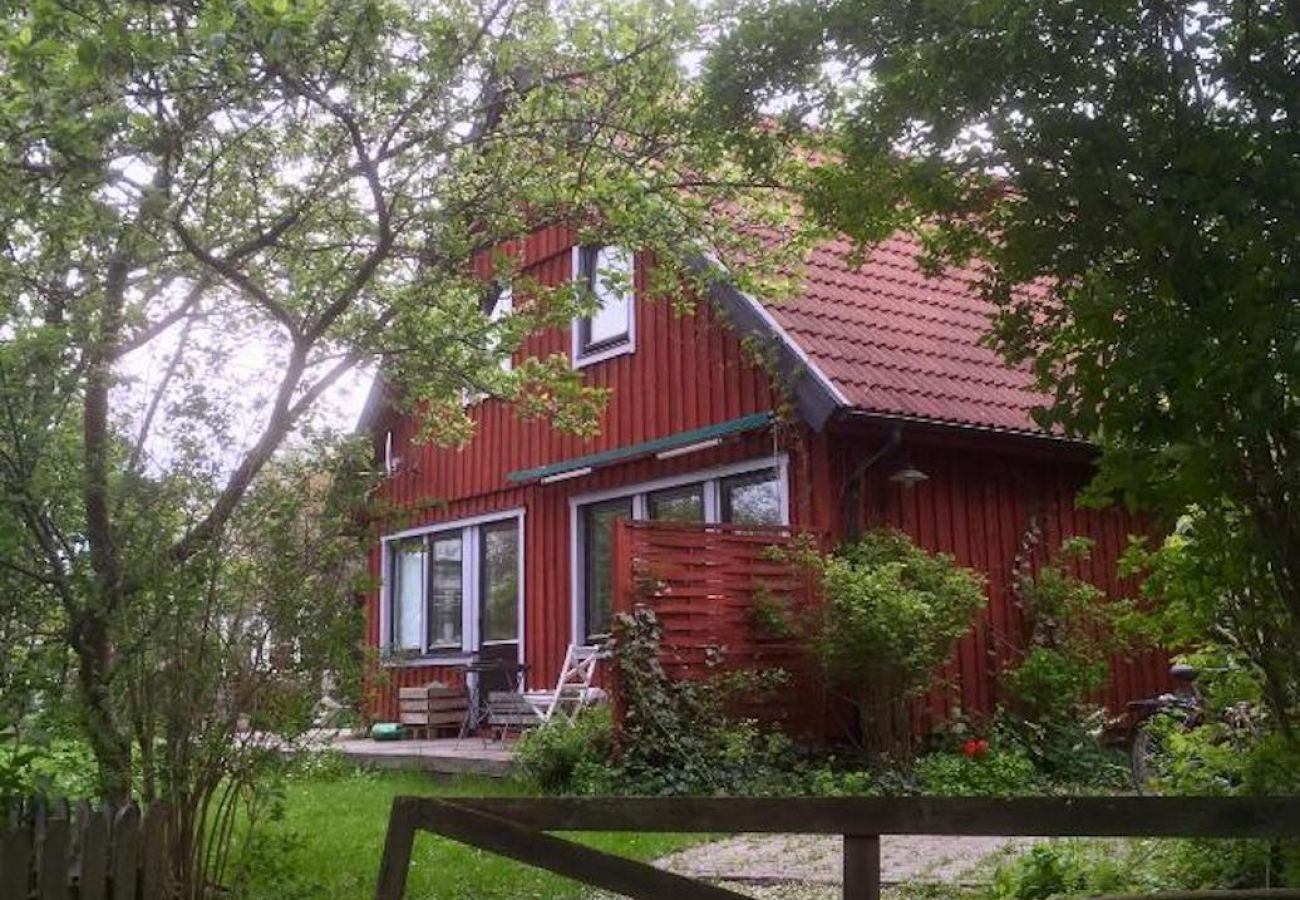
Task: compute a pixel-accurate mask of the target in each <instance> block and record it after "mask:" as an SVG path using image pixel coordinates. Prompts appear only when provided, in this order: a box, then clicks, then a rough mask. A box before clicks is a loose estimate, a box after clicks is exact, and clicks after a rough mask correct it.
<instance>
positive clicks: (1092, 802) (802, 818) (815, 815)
mask: <svg viewBox="0 0 1300 900" xmlns="http://www.w3.org/2000/svg"><path fill="white" fill-rule="evenodd" d="M417 831H429V832H432V833H433V834H437V835H441V836H442V837H447V838H451V839H452V840H455V841H459V842H461V843H463V844H468V845H470V846H472V847H477V848H480V849H482V850H487V851H488V852H490V853H495V854H498V855H500V856H505V857H508V858H510V859H514V860H517V861H519V862H523V863H527V864H529V865H533V866H537V867H539V868H543V869H548V870H550V871H552V872H555V873H557V874H559V875H563V876H566V877H569V878H573V879H576V880H577V881H580V882H582V883H583V884H587V885H591V886H593V887H599V888H603V889H605V890H608V891H614V892H615V893H618V894H622V895H624V896H627V897H632V898H634V900H659V898H663V897H672V898H674V900H741V898H743V895H741V894H737V893H735V892H734V891H729V890H727V889H725V888H722V887H718V886H716V885H711V884H706V883H704V882H700V881H695V880H693V879H690V878H686V877H684V876H682V875H676V874H674V873H672V872H666V871H663V870H662V869H657V868H655V867H654V866H652V865H649V864H648V863H641V862H635V861H633V860H629V859H625V858H623V857H620V856H614V855H612V854H609V853H605V852H602V851H600V850H594V849H592V848H591V847H586V846H584V845H582V844H577V843H574V842H573V841H569V840H565V839H563V838H559V837H556V836H555V835H553V834H548V833H547V832H551V831H566V832H567V831H573V832H582V831H634V832H691V833H697V834H701V833H714V834H734V833H741V832H766V833H782V834H837V835H842V836H843V841H844V863H843V896H844V898H845V900H878V898H879V897H880V836H881V835H882V834H932V835H1009V836H1030V837H1048V836H1066V837H1162V838H1172V837H1197V838H1270V837H1297V836H1300V797H1269V798H1262V797H1261V798H1245V797H1025V798H1017V799H1010V800H991V799H986V798H983V797H840V798H829V799H828V798H739V797H724V798H712V797H711V798H694V797H672V798H627V797H590V798H588V797H582V798H570V797H558V798H543V799H534V798H518V799H515V798H499V797H494V798H485V799H459V798H458V799H454V800H451V799H441V798H432V797H398V798H396V799H395V800H394V801H393V807H392V813H391V815H390V817H389V820H388V836H387V839H386V841H385V843H384V856H383V860H382V863H381V865H380V869H379V884H378V887H377V888H376V891H375V897H376V900H402V898H403V897H404V896H405V893H406V876H407V870H408V869H409V868H410V863H411V848H412V844H413V842H414V839H415V833H416V832H417ZM1265 894H1267V895H1268V896H1271V897H1281V896H1288V897H1295V896H1300V891H1268V892H1264V893H1261V892H1259V891H1251V892H1239V893H1238V894H1237V896H1241V897H1244V896H1256V897H1258V896H1264V895H1265Z"/></svg>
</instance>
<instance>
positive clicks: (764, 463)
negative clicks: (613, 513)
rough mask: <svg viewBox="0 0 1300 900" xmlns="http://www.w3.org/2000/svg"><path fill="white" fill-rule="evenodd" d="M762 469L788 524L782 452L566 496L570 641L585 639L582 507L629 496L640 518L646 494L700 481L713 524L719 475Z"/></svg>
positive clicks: (786, 466)
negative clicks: (772, 478)
mask: <svg viewBox="0 0 1300 900" xmlns="http://www.w3.org/2000/svg"><path fill="white" fill-rule="evenodd" d="M764 469H776V483H777V496H778V498H779V501H780V504H781V523H780V524H781V526H784V527H786V528H788V527H790V477H789V469H790V458H789V457H788V456H787V455H786V454H784V453H782V454H778V455H776V456H769V457H764V458H762V459H750V460H746V461H745V462H740V463H733V464H731V465H726V466H716V467H714V468H712V469H702V470H699V471H695V472H689V473H687V474H685V475H673V476H671V477H668V478H657V479H655V480H653V481H643V482H639V483H637V484H630V485H624V486H621V487H616V488H610V489H608V490H604V491H593V492H591V493H588V494H579V495H577V496H574V497H570V498H569V612H570V616H569V620H570V622H571V623H572V627H571V629H570V631H571V634H570V637H571V638H572V642H573V643H574V644H575V645H579V646H581V645H583V644H586V643H587V635H586V631H587V622H586V617H587V611H586V597H585V596H583V589H584V584H583V580H584V579H583V575H584V573H585V569H586V558H585V556H584V555H583V554H584V550H585V542H584V541H583V537H584V535H583V533H582V508H583V507H584V506H588V505H590V504H592V503H600V502H602V501H605V500H620V499H623V498H625V497H631V498H632V521H634V522H643V521H645V520H646V518H647V515H646V513H647V509H646V495H648V494H652V493H654V492H655V491H662V490H666V489H668V488H675V487H682V486H683V485H687V484H697V483H699V482H703V483H704V522H705V524H709V525H716V524H718V523H719V520H720V518H721V515H722V492H721V483H722V481H723V479H726V478H730V477H731V476H733V475H747V474H749V473H751V472H760V471H762V470H764Z"/></svg>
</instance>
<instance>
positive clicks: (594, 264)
mask: <svg viewBox="0 0 1300 900" xmlns="http://www.w3.org/2000/svg"><path fill="white" fill-rule="evenodd" d="M579 258H580V260H581V261H582V270H583V271H582V277H583V279H584V280H585V282H586V284H587V287H588V289H589V290H590V291H591V292H592V293H593V294H595V296H596V300H597V301H598V303H599V308H598V309H597V310H596V312H595V313H594V314H592V315H591V316H588V317H587V318H585V319H583V320H582V336H581V337H582V349H583V350H584V351H586V350H599V349H601V348H602V347H608V346H611V345H616V344H619V343H621V342H622V341H624V340H625V339H626V338H627V336H628V333H629V331H630V325H629V323H630V320H631V316H632V272H633V262H632V254H631V253H630V252H629V251H627V250H624V249H622V248H620V247H584V248H583V249H582V251H581V255H580V257H579Z"/></svg>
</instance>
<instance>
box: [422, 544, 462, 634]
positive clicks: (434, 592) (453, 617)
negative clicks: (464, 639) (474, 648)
mask: <svg viewBox="0 0 1300 900" xmlns="http://www.w3.org/2000/svg"><path fill="white" fill-rule="evenodd" d="M429 548H430V553H431V556H432V563H431V564H430V566H429V646H430V647H439V648H449V647H456V648H459V647H460V646H461V640H460V634H461V618H460V610H461V604H462V603H463V602H464V583H463V582H462V581H461V565H462V563H461V537H460V532H456V533H454V534H450V535H446V536H443V537H434V538H431V539H430V541H429Z"/></svg>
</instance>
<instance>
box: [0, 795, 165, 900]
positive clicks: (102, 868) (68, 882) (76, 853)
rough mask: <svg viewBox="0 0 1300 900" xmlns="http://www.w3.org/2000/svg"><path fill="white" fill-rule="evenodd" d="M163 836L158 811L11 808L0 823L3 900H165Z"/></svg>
mask: <svg viewBox="0 0 1300 900" xmlns="http://www.w3.org/2000/svg"><path fill="white" fill-rule="evenodd" d="M168 830H169V829H168V816H167V810H166V808H165V807H163V806H162V805H161V804H151V805H146V806H144V807H140V806H137V805H136V804H134V803H132V804H130V805H127V806H122V807H118V808H114V807H112V806H107V805H105V806H98V807H92V806H91V805H90V804H88V803H85V802H82V803H77V804H72V805H69V804H68V803H66V802H62V801H58V802H42V801H33V802H26V803H22V804H17V805H15V806H12V807H10V809H9V810H8V812H7V815H5V816H4V817H3V821H0V900H163V898H165V897H167V896H168V894H169V890H168V885H167V883H166V882H167V852H168Z"/></svg>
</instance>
